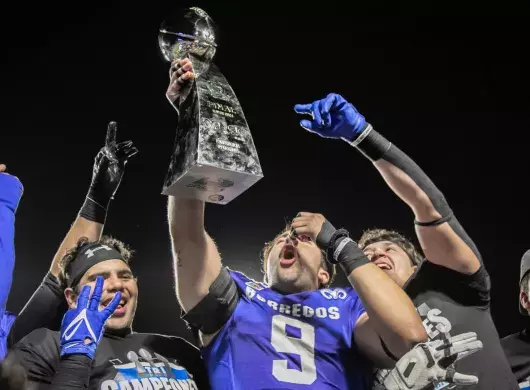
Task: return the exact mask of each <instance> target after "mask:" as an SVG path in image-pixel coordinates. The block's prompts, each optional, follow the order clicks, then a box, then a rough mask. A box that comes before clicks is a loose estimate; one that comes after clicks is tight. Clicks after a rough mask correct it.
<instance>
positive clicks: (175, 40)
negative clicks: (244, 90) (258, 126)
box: [158, 7, 263, 204]
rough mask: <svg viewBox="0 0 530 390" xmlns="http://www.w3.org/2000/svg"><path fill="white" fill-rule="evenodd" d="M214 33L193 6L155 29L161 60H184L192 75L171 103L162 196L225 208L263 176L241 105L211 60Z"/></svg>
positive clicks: (206, 18)
mask: <svg viewBox="0 0 530 390" xmlns="http://www.w3.org/2000/svg"><path fill="white" fill-rule="evenodd" d="M216 34H217V33H216V28H215V25H214V23H213V20H212V19H211V18H210V16H208V14H207V13H206V12H204V11H203V10H202V9H200V8H196V7H193V8H189V9H188V10H186V12H185V13H184V18H181V19H180V20H178V19H177V20H176V21H172V20H168V21H165V22H164V23H162V26H161V28H160V32H159V36H158V43H159V46H160V50H161V51H162V54H163V55H164V57H165V59H166V60H167V61H170V62H171V61H173V60H174V59H183V58H189V59H190V60H191V63H192V67H193V72H194V73H195V76H196V77H195V79H194V80H193V81H192V83H191V85H190V88H186V91H185V93H184V95H182V96H181V98H180V100H179V101H178V102H176V103H175V104H176V106H177V107H178V110H179V121H178V126H177V136H176V139H175V146H174V150H173V155H172V157H171V163H170V166H169V170H168V173H167V175H166V179H165V182H164V188H163V191H162V194H164V195H176V196H182V197H192V198H196V199H201V200H203V201H205V202H210V203H217V204H227V203H228V202H230V201H231V200H232V199H234V198H235V197H237V196H238V195H239V194H241V193H242V192H244V191H245V190H246V189H248V188H249V187H250V186H252V185H253V184H254V183H256V182H257V181H258V180H260V179H261V178H262V177H263V173H262V171H261V166H260V163H259V159H258V153H257V151H256V147H255V146H254V141H253V140H252V135H251V134H250V130H249V128H248V124H247V121H246V120H245V115H244V114H243V110H242V109H241V105H240V104H239V101H238V100H237V97H236V95H235V93H234V91H233V90H232V88H231V87H230V84H228V82H227V81H226V79H225V77H224V76H223V75H222V74H221V72H220V71H219V68H218V67H217V66H215V64H213V63H212V62H211V61H212V59H213V57H214V55H215V52H216V50H217V44H216V42H215V40H216Z"/></svg>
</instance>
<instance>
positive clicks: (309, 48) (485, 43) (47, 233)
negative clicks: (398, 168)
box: [0, 1, 530, 335]
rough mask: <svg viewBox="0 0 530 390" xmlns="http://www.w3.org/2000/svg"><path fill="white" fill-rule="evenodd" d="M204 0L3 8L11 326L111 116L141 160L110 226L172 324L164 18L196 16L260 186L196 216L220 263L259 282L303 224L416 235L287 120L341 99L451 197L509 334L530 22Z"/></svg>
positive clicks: (348, 159)
mask: <svg viewBox="0 0 530 390" xmlns="http://www.w3.org/2000/svg"><path fill="white" fill-rule="evenodd" d="M210 3H211V4H208V3H207V2H204V1H202V2H201V1H196V2H194V3H184V2H182V3H177V2H172V3H170V2H164V1H151V2H138V4H137V5H136V6H134V5H132V4H133V2H131V1H128V2H125V1H121V2H118V1H115V2H110V1H107V2H105V5H98V3H93V2H90V3H89V2H85V3H78V2H69V3H64V4H63V3H60V2H46V3H36V4H32V3H31V2H24V3H22V2H19V3H17V4H14V5H11V6H10V8H9V10H7V8H5V9H4V10H3V11H2V13H1V16H0V25H1V27H0V37H1V38H0V44H1V47H0V52H1V53H2V56H3V57H4V58H3V59H2V61H1V72H0V78H1V83H0V96H1V99H2V106H1V107H2V109H1V115H0V127H1V129H2V132H1V137H0V160H1V162H3V163H6V164H7V165H8V168H9V171H10V172H11V173H13V174H15V175H17V176H18V177H19V178H20V179H21V180H22V182H23V183H24V186H25V194H24V197H23V200H22V203H21V206H20V208H19V212H18V214H17V242H16V243H17V264H16V271H15V279H14V285H13V288H12V291H11V297H10V301H9V305H8V308H9V309H10V310H12V311H14V312H18V311H19V310H20V309H21V307H22V305H23V304H24V302H25V301H26V300H27V299H28V298H29V296H30V294H31V293H32V292H33V290H34V288H35V287H36V286H37V284H38V283H39V282H40V280H41V278H42V277H43V276H44V273H45V272H46V269H47V268H48V267H49V264H50V262H51V259H52V257H53V254H54V253H55V250H56V249H57V247H58V245H59V243H60V241H61V239H62V238H63V236H64V234H65V233H66V231H67V229H68V227H69V225H70V223H71V222H72V221H73V219H74V217H75V215H76V212H77V211H78V209H79V207H80V206H81V204H82V201H83V199H84V196H85V193H86V189H87V186H88V183H89V180H90V176H91V168H92V160H93V157H94V156H95V155H96V153H97V151H98V150H99V148H100V147H101V146H102V144H103V142H104V137H105V131H106V125H107V122H108V121H110V120H115V121H117V122H118V125H119V126H118V128H119V131H118V137H119V139H121V140H124V139H129V138H130V139H132V140H133V141H134V142H135V143H136V145H137V146H138V148H139V150H140V153H139V155H138V156H136V158H134V159H133V160H131V162H130V164H129V165H128V170H127V173H126V175H125V178H124V181H123V183H122V186H121V189H120V191H119V192H118V195H117V197H116V200H115V201H114V202H113V204H112V208H111V210H110V214H109V217H108V224H107V229H106V232H107V233H110V234H112V235H114V236H115V237H117V238H120V239H122V240H124V241H125V242H127V243H129V244H130V245H131V246H132V247H133V248H134V249H135V250H136V251H137V255H136V258H135V262H134V265H133V268H134V270H135V272H136V273H137V274H138V276H139V279H140V281H139V283H140V304H139V310H138V312H137V317H136V322H135V328H136V330H138V331H149V332H160V333H169V334H175V333H176V332H178V330H179V329H181V328H182V325H181V323H180V322H179V320H178V318H179V311H178V305H177V303H176V299H175V296H174V293H173V282H172V269H171V257H170V251H169V240H168V233H167V227H166V222H165V201H166V198H165V197H164V196H162V195H161V194H160V192H161V188H162V182H163V179H164V176H165V172H166V170H167V167H168V164H169V157H170V154H171V147H172V143H173V139H174V129H175V114H174V112H173V109H172V108H171V107H170V106H169V105H168V103H167V101H166V99H165V97H164V93H165V89H166V86H167V81H168V80H167V71H168V65H167V64H166V63H164V62H163V61H162V59H161V56H160V55H159V53H158V46H157V29H158V26H159V23H160V22H161V21H162V19H163V18H164V16H165V15H169V14H170V13H171V12H175V11H177V10H178V9H179V8H181V7H184V6H190V5H198V6H201V7H203V8H205V9H206V10H207V11H208V12H209V13H210V15H211V16H212V17H213V18H214V20H216V22H217V24H218V25H219V27H220V28H221V41H220V48H219V50H218V55H217V57H216V63H217V64H218V65H219V67H220V68H221V69H222V71H223V73H224V74H225V76H226V77H227V79H228V80H229V82H230V83H231V85H232V87H233V88H234V90H235V91H236V93H237V95H238V97H239V99H240V101H241V104H242V106H243V108H244V111H245V114H246V116H247V120H248V123H249V125H250V128H251V130H252V132H253V135H254V142H255V144H256V146H257V149H258V152H259V154H260V160H261V163H262V167H263V171H264V174H265V178H264V179H262V180H261V181H260V182H259V183H258V184H257V185H255V186H254V187H252V188H251V189H250V190H248V191H247V192H246V193H244V194H243V195H242V196H240V197H239V198H238V199H236V200H235V201H233V202H232V203H231V204H230V205H228V206H210V207H208V208H207V209H208V210H207V220H206V223H207V228H208V230H209V232H210V234H211V235H212V236H213V237H214V238H215V239H216V241H217V243H218V244H219V247H220V250H221V252H222V254H223V256H224V259H225V263H226V264H227V265H230V266H232V267H233V268H236V269H240V270H242V271H244V272H247V273H248V274H249V275H250V276H253V277H256V278H257V277H260V272H259V264H260V263H259V261H258V255H259V253H260V250H261V248H262V245H263V243H264V242H265V241H266V240H268V239H271V238H272V237H273V236H274V234H275V233H276V232H277V231H278V230H280V229H281V228H282V227H283V223H284V218H285V217H288V218H292V217H293V216H294V215H296V213H297V212H298V211H314V212H321V213H323V214H324V215H325V216H327V217H328V219H329V220H330V221H332V223H333V224H335V225H336V226H344V227H346V228H348V229H349V230H350V232H351V233H352V235H353V236H355V237H358V236H359V234H360V233H361V232H362V230H363V229H366V228H370V227H375V226H378V227H388V228H394V229H397V230H400V231H402V232H404V233H406V234H407V235H408V236H413V234H414V231H413V224H412V221H413V216H412V214H411V212H410V211H409V210H408V209H407V207H406V206H405V205H404V204H402V203H401V202H400V201H399V200H398V199H397V198H396V197H395V196H394V194H393V193H392V192H391V191H390V190H389V189H388V188H387V187H386V185H385V184H384V182H383V180H382V179H381V178H380V176H379V175H378V173H377V171H376V170H375V169H374V168H373V167H371V166H370V163H369V162H368V161H367V160H365V159H364V158H363V157H362V156H361V155H360V154H358V153H357V152H356V151H355V150H354V149H353V148H351V147H349V146H348V145H347V144H345V143H343V142H340V141H332V140H324V139H321V138H319V137H317V136H315V135H312V134H310V133H307V132H305V131H304V130H302V129H301V128H300V127H299V126H298V118H297V117H296V115H295V114H294V112H293V110H292V107H293V105H294V104H295V103H305V102H311V101H313V100H314V99H317V98H320V97H323V96H325V95H326V94H327V93H328V92H337V93H341V94H343V95H344V96H345V97H347V98H348V99H350V101H351V102H352V103H353V104H355V105H356V107H357V108H358V109H359V110H360V111H361V112H362V113H363V114H364V115H365V116H366V117H367V119H368V120H369V121H370V122H371V123H372V124H373V125H374V127H375V128H376V129H378V130H379V131H380V132H381V133H383V134H384V135H385V136H387V138H389V139H390V140H392V141H393V142H394V143H395V144H397V145H398V146H399V147H400V148H401V149H402V150H404V151H405V152H407V153H408V154H409V155H410V156H411V157H412V158H413V159H414V160H416V162H417V163H418V164H419V165H420V166H421V167H422V168H423V169H424V170H425V171H426V172H427V173H428V174H429V175H430V176H431V178H432V179H433V180H434V182H435V183H436V184H437V185H438V186H439V187H440V188H441V189H442V191H443V192H444V194H445V195H446V197H447V199H448V200H449V202H450V205H451V206H452V208H453V210H454V211H455V213H456V214H457V215H458V217H459V220H460V221H461V222H462V224H463V225H464V227H465V228H466V230H467V231H468V233H469V234H470V235H471V236H472V238H473V239H474V240H475V241H476V243H477V245H478V247H479V249H480V250H481V252H482V255H483V257H484V259H485V262H486V265H487V268H488V270H489V272H490V274H491V278H492V283H493V290H492V312H493V316H494V319H495V321H496V323H497V326H498V330H499V333H500V334H501V335H506V334H508V333H510V332H513V331H516V330H518V329H519V328H520V327H521V326H522V324H523V322H522V319H521V318H520V317H519V315H518V311H517V295H518V284H517V281H518V272H519V269H518V268H519V261H520V258H521V256H522V254H523V253H524V251H525V250H526V249H528V248H530V237H529V235H528V229H527V223H528V222H527V221H529V220H530V206H528V202H527V193H528V191H527V190H526V187H527V178H528V175H529V173H530V164H529V161H528V146H529V145H528V142H527V137H526V133H527V131H528V129H529V128H530V126H529V125H530V120H529V119H528V114H527V112H528V107H529V103H530V98H529V93H528V91H529V89H530V82H529V77H528V69H529V65H530V63H529V61H528V60H527V59H526V56H527V53H526V52H527V51H528V38H529V34H528V32H529V31H528V29H529V27H527V21H526V20H525V19H524V14H525V13H526V10H525V9H523V8H522V7H519V6H518V5H517V4H510V3H506V2H503V3H502V7H503V8H499V5H497V8H496V9H494V8H493V7H492V8H491V9H484V8H483V7H484V6H481V7H482V8H478V7H477V8H472V5H470V4H468V9H462V8H461V6H460V8H457V7H453V6H449V5H448V6H446V8H445V9H444V8H440V7H441V5H437V6H435V5H428V4H427V5H426V3H425V2H424V3H421V4H420V3H418V4H415V5H412V4H410V5H409V6H407V7H406V8H405V7H398V6H396V5H394V6H392V7H388V6H386V5H383V3H374V4H375V5H366V4H363V3H361V2H356V1H354V2H352V1H350V2H344V3H343V4H342V3H339V2H326V3H325V7H323V4H322V5H321V6H320V7H316V6H315V8H313V6H310V5H308V4H307V3H306V4H305V5H304V4H303V3H300V4H294V3H288V2H283V4H282V3H280V2H278V3H277V4H274V3H272V2H267V3H257V2H256V3H255V4H251V3H252V2H250V1H249V2H246V3H242V4H235V3H228V2H220V1H217V2H213V1H211V2H210ZM372 3H373V2H372ZM74 4H76V5H74ZM286 4H289V5H288V6H287V5H286ZM5 7H7V6H5Z"/></svg>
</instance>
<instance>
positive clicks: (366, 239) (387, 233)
mask: <svg viewBox="0 0 530 390" xmlns="http://www.w3.org/2000/svg"><path fill="white" fill-rule="evenodd" d="M380 241H390V242H393V243H394V244H396V245H397V246H399V247H400V248H401V249H403V250H404V251H405V253H406V254H407V255H408V257H409V259H410V262H411V263H412V265H418V264H420V263H421V261H422V260H423V255H422V254H421V252H420V251H418V249H416V247H415V246H414V244H413V243H412V242H411V241H410V240H409V239H407V238H406V237H405V236H403V235H402V234H400V233H398V232H396V231H394V230H387V229H369V230H366V231H365V232H364V233H363V235H362V236H361V238H360V239H359V242H358V245H359V247H360V248H361V249H362V250H364V248H366V247H367V246H368V245H370V244H373V243H374V242H380Z"/></svg>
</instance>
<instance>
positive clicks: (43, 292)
mask: <svg viewBox="0 0 530 390" xmlns="http://www.w3.org/2000/svg"><path fill="white" fill-rule="evenodd" d="M63 291H64V289H63V288H62V286H61V284H60V283H59V281H58V280H57V278H56V277H55V276H53V275H52V274H51V273H47V274H46V276H45V277H44V280H43V281H42V283H41V284H40V285H39V287H38V288H37V290H36V291H35V292H34V293H33V295H32V296H31V298H30V299H29V301H28V302H27V303H26V305H25V306H24V308H23V309H22V311H21V312H20V314H19V315H18V316H17V318H16V319H15V322H14V323H13V326H12V327H11V330H10V332H9V337H8V346H9V348H11V347H12V346H13V345H15V344H16V343H17V342H18V341H19V340H21V339H22V338H24V337H25V336H27V335H28V334H30V333H31V332H33V331H34V330H35V329H39V328H48V329H50V330H59V328H60V326H61V321H62V318H63V315H64V313H65V312H66V309H67V305H66V300H65V298H64V293H63Z"/></svg>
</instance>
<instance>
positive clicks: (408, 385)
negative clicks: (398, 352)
mask: <svg viewBox="0 0 530 390" xmlns="http://www.w3.org/2000/svg"><path fill="white" fill-rule="evenodd" d="M481 349H482V342H481V341H479V340H478V339H477V334H476V333H474V332H469V333H462V334H459V335H457V336H454V337H451V338H450V339H448V340H435V341H429V342H427V343H421V344H418V345H416V346H415V347H414V348H413V349H412V350H410V351H409V352H408V353H406V354H405V355H404V356H403V357H402V358H401V359H399V361H398V362H397V364H396V367H395V368H394V369H393V370H392V371H390V373H389V374H388V376H386V378H384V382H383V383H384V386H385V388H386V389H387V390H422V389H424V388H426V387H427V386H428V385H429V384H431V383H436V382H438V381H444V382H448V383H450V384H455V385H460V386H463V385H474V384H477V383H478V378H477V377H476V376H474V375H466V374H461V373H458V372H455V371H454V369H453V368H449V365H450V364H451V363H454V362H456V361H458V360H460V359H462V358H464V357H466V356H469V355H471V354H472V353H475V352H477V351H480V350H481Z"/></svg>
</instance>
